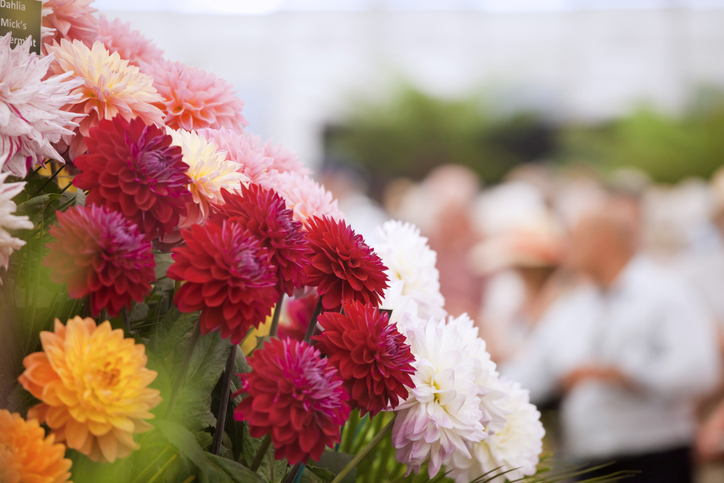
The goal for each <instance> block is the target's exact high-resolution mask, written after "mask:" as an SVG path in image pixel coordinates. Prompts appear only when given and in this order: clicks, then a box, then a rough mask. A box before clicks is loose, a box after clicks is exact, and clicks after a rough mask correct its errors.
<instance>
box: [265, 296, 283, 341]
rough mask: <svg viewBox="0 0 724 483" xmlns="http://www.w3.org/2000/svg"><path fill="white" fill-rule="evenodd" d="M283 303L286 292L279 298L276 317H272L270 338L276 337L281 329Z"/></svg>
mask: <svg viewBox="0 0 724 483" xmlns="http://www.w3.org/2000/svg"><path fill="white" fill-rule="evenodd" d="M282 302H284V292H282V294H281V295H280V296H279V302H277V306H276V307H274V317H272V323H271V328H270V329H269V337H276V335H277V329H278V328H279V316H280V315H281V314H282Z"/></svg>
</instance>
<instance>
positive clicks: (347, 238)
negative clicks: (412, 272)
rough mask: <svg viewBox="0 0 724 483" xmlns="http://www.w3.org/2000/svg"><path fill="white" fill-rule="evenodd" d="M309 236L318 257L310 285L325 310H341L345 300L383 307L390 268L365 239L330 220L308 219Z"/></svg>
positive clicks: (311, 268) (310, 271)
mask: <svg viewBox="0 0 724 483" xmlns="http://www.w3.org/2000/svg"><path fill="white" fill-rule="evenodd" d="M307 234H308V237H309V242H310V245H311V247H312V250H313V251H314V254H313V255H312V257H311V262H312V263H311V265H310V266H309V268H308V269H307V282H306V285H309V286H313V287H317V292H318V293H319V296H320V297H322V306H323V307H324V308H325V309H327V310H335V309H338V308H339V307H340V305H341V304H342V301H343V300H357V301H359V302H362V303H364V304H372V305H374V306H375V307H376V306H377V305H379V303H380V297H381V295H382V294H383V293H384V290H385V289H386V288H387V281H388V280H389V279H388V278H387V275H386V274H385V271H386V270H387V267H385V265H384V264H383V263H382V260H381V259H380V257H379V256H377V254H376V253H375V252H374V251H373V250H372V249H371V248H370V247H369V246H367V244H366V243H365V242H364V239H363V238H362V235H357V234H355V232H354V231H353V230H352V229H351V228H350V227H349V226H348V225H347V224H346V223H345V222H344V221H342V220H340V221H335V220H333V219H331V218H328V217H326V216H324V217H322V218H319V217H317V216H315V217H313V218H309V219H307Z"/></svg>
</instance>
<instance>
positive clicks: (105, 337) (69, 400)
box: [19, 317, 161, 462]
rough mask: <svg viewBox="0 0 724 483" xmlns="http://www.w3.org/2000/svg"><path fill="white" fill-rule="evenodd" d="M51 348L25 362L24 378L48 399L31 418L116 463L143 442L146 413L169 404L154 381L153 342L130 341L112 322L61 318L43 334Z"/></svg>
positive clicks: (101, 458) (26, 385)
mask: <svg viewBox="0 0 724 483" xmlns="http://www.w3.org/2000/svg"><path fill="white" fill-rule="evenodd" d="M40 340H41V342H42V344H43V352H36V353H34V354H30V355H29V356H27V357H26V358H25V359H24V360H23V364H24V365H25V372H23V374H22V375H21V376H20V377H19V381H20V384H22V385H23V387H24V388H25V389H26V390H28V391H30V392H31V393H32V394H33V396H35V397H36V398H38V399H40V400H41V401H42V403H40V404H38V405H36V406H34V407H32V408H31V409H30V411H29V412H28V416H29V417H34V418H37V419H38V420H39V421H40V422H41V423H46V424H47V425H48V426H49V427H50V429H51V432H52V434H54V435H55V437H56V439H57V440H58V441H65V442H66V445H67V446H68V447H69V448H73V449H76V450H78V451H80V452H81V453H83V454H85V455H88V457H89V458H90V459H91V460H93V461H103V462H106V461H107V462H113V461H115V460H116V458H125V457H126V456H128V455H129V454H131V452H132V451H133V450H134V449H136V448H137V444H136V443H135V442H134V441H133V433H140V432H143V431H147V430H149V429H151V427H152V426H151V425H150V424H148V423H147V422H145V421H144V419H150V418H153V414H151V413H150V412H149V411H150V410H151V409H153V408H154V407H156V406H157V405H158V404H159V403H160V402H161V397H160V396H159V391H157V390H155V389H150V388H148V387H147V386H148V385H149V384H150V383H151V381H153V380H154V379H155V378H156V372H155V371H151V370H149V369H146V361H147V357H146V354H145V346H143V345H142V344H136V343H135V341H134V340H133V339H130V338H128V339H124V338H123V331H122V330H120V329H116V330H112V329H111V324H110V322H108V321H106V322H103V323H102V324H100V325H99V326H97V327H96V323H95V321H94V320H93V319H91V318H86V319H82V318H80V317H75V318H73V319H70V320H69V321H68V324H67V325H63V324H61V323H60V321H59V320H58V319H55V332H41V334H40Z"/></svg>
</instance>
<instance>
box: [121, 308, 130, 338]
mask: <svg viewBox="0 0 724 483" xmlns="http://www.w3.org/2000/svg"><path fill="white" fill-rule="evenodd" d="M121 313H122V314H123V324H124V325H125V326H126V333H127V334H126V335H128V336H129V337H130V336H131V314H130V312H129V310H128V307H126V306H125V305H124V306H123V309H121Z"/></svg>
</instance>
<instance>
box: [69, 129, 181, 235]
mask: <svg viewBox="0 0 724 483" xmlns="http://www.w3.org/2000/svg"><path fill="white" fill-rule="evenodd" d="M171 141H172V138H171V136H169V135H167V134H166V132H165V130H163V129H161V128H159V127H158V126H155V125H153V124H152V125H150V126H149V125H147V124H146V123H144V122H143V120H142V119H140V118H136V119H133V120H131V121H130V122H129V121H126V120H125V119H123V118H122V117H121V116H116V117H114V118H113V120H111V121H107V120H102V121H101V122H100V123H99V124H98V127H95V128H92V129H91V132H90V135H89V136H88V138H86V144H87V145H88V153H87V154H84V155H81V156H78V157H77V158H76V159H75V161H74V164H75V166H76V167H77V168H78V169H80V170H81V174H79V175H78V176H76V177H75V179H74V180H73V184H74V185H75V186H77V187H78V188H81V189H84V190H90V191H89V193H88V198H87V201H86V202H87V203H90V204H94V205H101V206H105V207H107V208H108V209H109V210H112V211H117V212H119V213H123V216H124V217H125V218H126V219H128V220H129V221H131V222H132V223H134V224H135V225H136V226H137V227H138V229H139V231H140V232H141V233H144V234H145V235H146V236H147V237H148V238H149V239H153V238H157V237H163V236H164V235H165V234H167V233H170V232H171V231H173V230H174V229H175V228H176V227H178V225H179V220H180V217H181V216H186V214H187V208H186V204H187V203H188V202H191V193H190V192H189V190H188V188H187V186H188V184H189V183H190V181H191V179H190V178H189V177H188V175H187V174H186V172H187V171H188V168H189V167H188V165H187V164H186V163H184V162H183V159H182V157H183V156H182V153H181V148H180V147H178V146H174V145H172V144H171Z"/></svg>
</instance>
